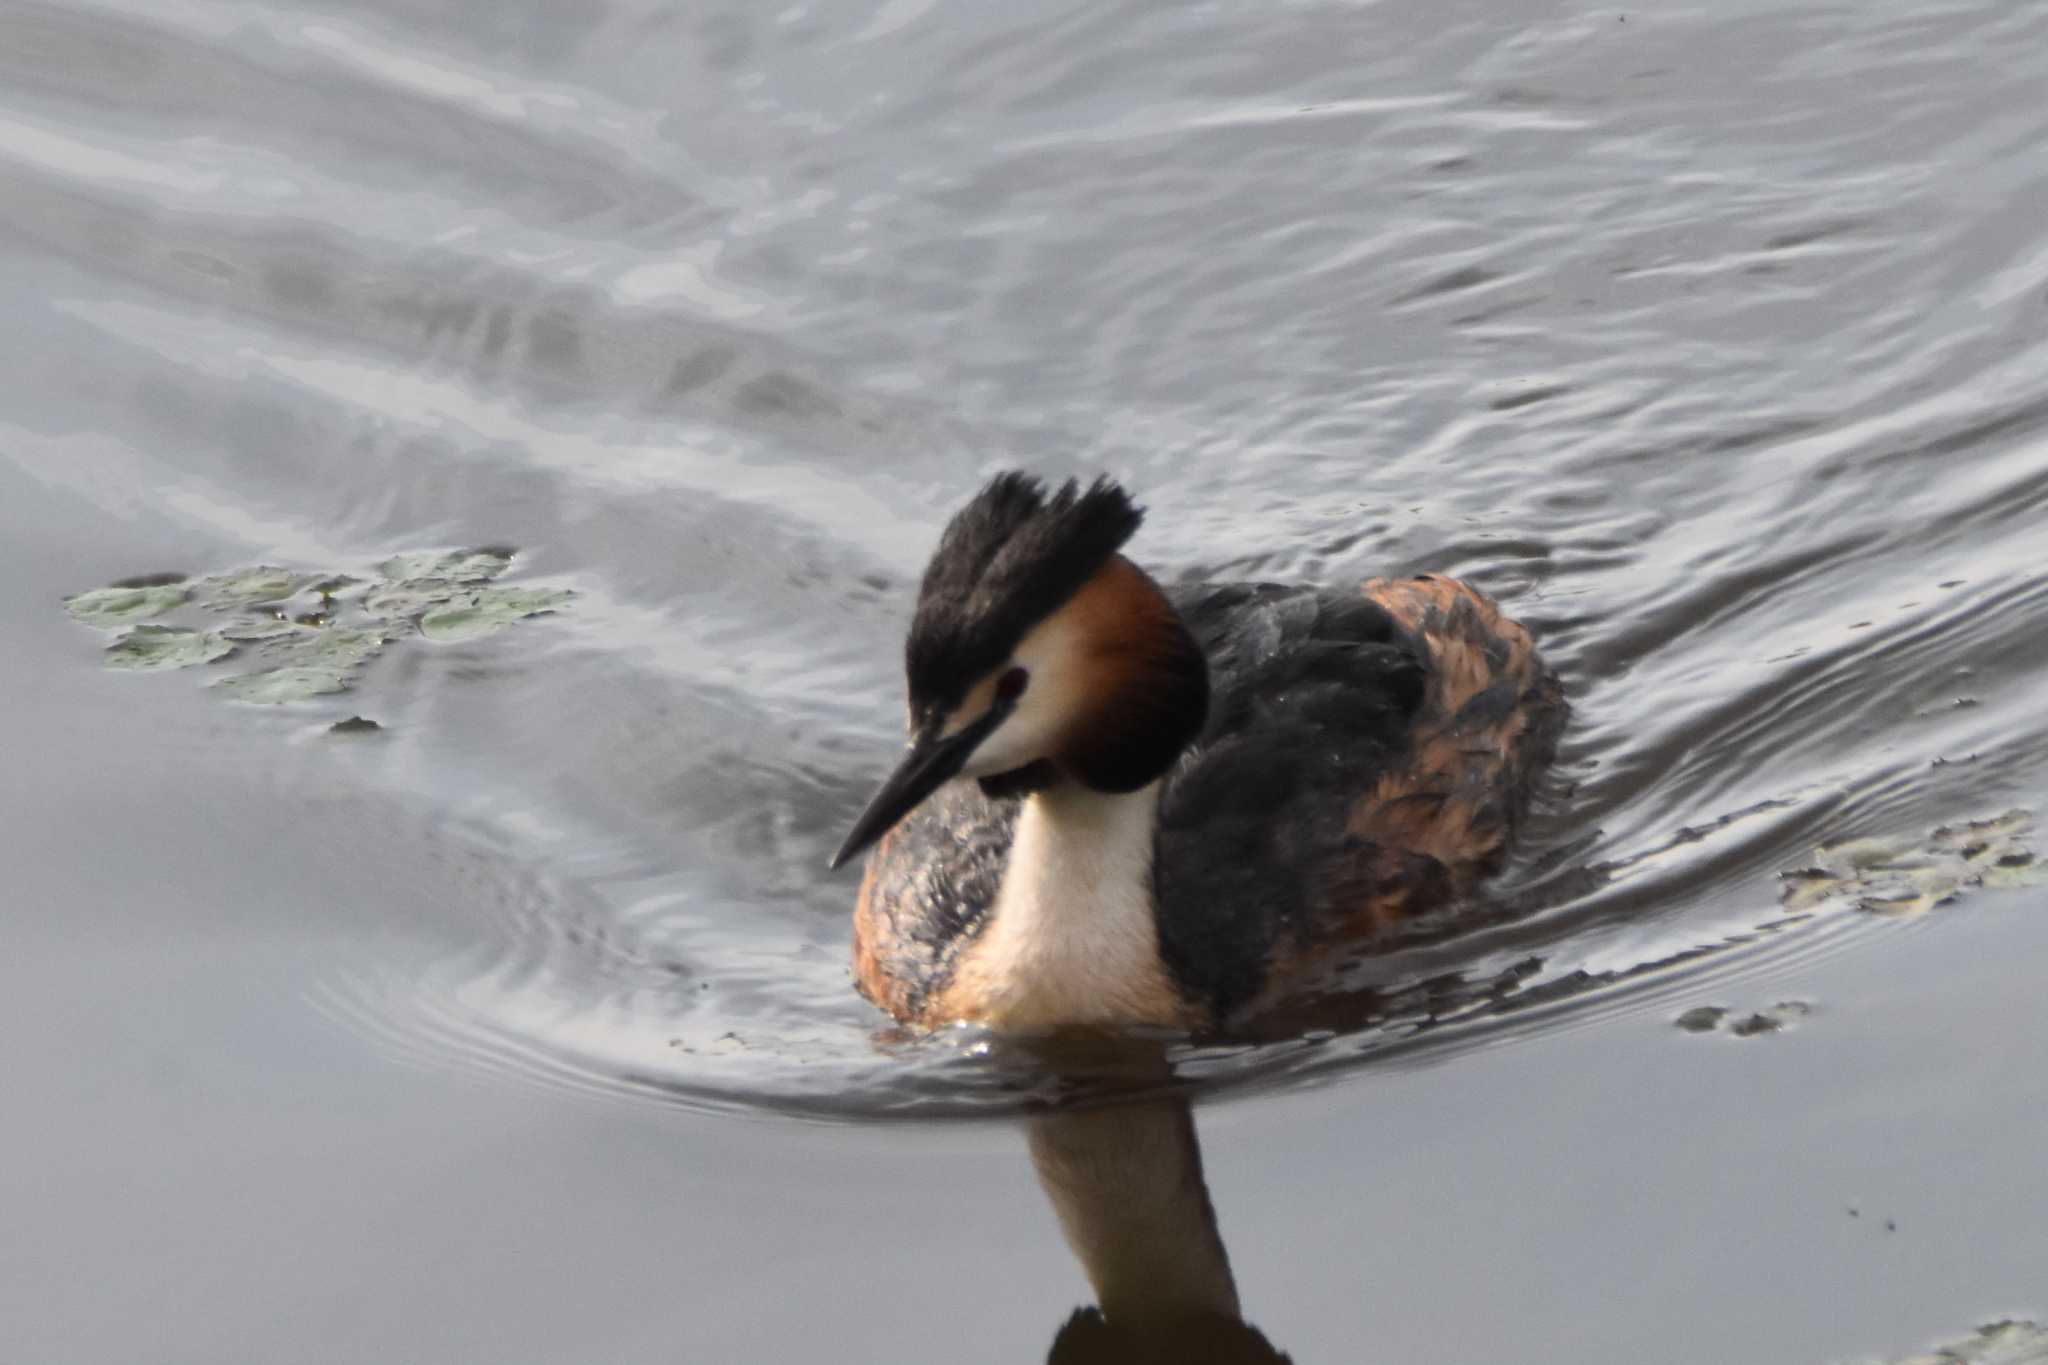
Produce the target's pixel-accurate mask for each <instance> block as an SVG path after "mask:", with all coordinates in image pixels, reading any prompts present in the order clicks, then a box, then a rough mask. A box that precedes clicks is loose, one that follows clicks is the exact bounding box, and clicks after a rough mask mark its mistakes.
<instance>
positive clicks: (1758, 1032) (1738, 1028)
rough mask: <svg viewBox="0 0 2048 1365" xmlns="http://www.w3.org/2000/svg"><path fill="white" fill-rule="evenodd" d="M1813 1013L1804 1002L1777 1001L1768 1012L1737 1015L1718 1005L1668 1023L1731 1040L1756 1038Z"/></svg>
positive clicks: (1699, 1008) (1763, 1010)
mask: <svg viewBox="0 0 2048 1365" xmlns="http://www.w3.org/2000/svg"><path fill="white" fill-rule="evenodd" d="M1812 1013H1813V1006H1811V1005H1809V1004H1807V1003H1806V1002H1805V1001H1804V1000H1780V1001H1779V1002H1778V1003H1777V1004H1775V1005H1772V1006H1771V1007H1770V1008H1769V1009H1761V1010H1754V1011H1752V1012H1751V1013H1749V1014H1738V1013H1736V1012H1735V1011H1734V1010H1731V1009H1728V1008H1726V1007H1724V1006H1721V1005H1698V1006H1695V1007H1694V1008H1692V1009H1689V1010H1687V1011H1686V1012H1685V1013H1683V1014H1681V1015H1679V1016H1678V1017H1677V1018H1676V1019H1674V1020H1672V1021H1671V1022H1672V1023H1674V1024H1676V1025H1677V1026H1678V1027H1679V1028H1681V1029H1683V1030H1684V1031H1685V1032H1687V1033H1726V1034H1728V1035H1730V1036H1731V1037H1735V1038H1760V1037H1763V1036H1765V1035H1767V1034H1772V1033H1778V1032H1780V1031H1782V1030H1784V1029H1786V1028H1789V1027H1790V1026H1791V1025H1792V1024H1794V1023H1796V1022H1797V1021H1799V1020H1801V1019H1804V1018H1806V1017H1807V1016H1808V1015H1810V1014H1812Z"/></svg>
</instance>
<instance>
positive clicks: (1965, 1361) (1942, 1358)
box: [1898, 1319, 2048, 1365]
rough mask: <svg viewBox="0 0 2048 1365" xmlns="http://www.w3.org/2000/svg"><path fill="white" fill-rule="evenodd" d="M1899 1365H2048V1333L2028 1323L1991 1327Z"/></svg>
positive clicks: (2010, 1322)
mask: <svg viewBox="0 0 2048 1365" xmlns="http://www.w3.org/2000/svg"><path fill="white" fill-rule="evenodd" d="M1898 1365H2048V1329H2043V1328H2042V1327H2041V1326H2040V1325H2039V1324H2038V1323H2033V1322H2028V1321H2025V1320H2024V1319H2007V1320H2006V1321H2004V1322H1993V1323H1987V1324H1986V1325H1985V1326H1983V1327H1979V1328H1978V1329H1977V1330H1976V1332H1975V1333H1974V1334H1973V1335H1972V1336H1970V1337H1969V1338H1968V1339H1967V1340H1964V1341H1957V1342H1951V1343H1949V1344H1948V1345H1946V1346H1943V1347H1940V1348H1939V1349H1937V1350H1934V1351H1931V1352H1929V1353H1927V1354H1925V1355H1916V1356H1909V1357H1907V1358H1905V1359H1903V1360H1901V1361H1899V1362H1898Z"/></svg>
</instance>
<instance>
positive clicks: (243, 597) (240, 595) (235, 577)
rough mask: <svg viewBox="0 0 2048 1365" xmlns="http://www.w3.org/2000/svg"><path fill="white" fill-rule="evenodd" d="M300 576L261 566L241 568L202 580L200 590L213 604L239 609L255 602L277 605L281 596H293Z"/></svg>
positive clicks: (203, 596)
mask: <svg viewBox="0 0 2048 1365" xmlns="http://www.w3.org/2000/svg"><path fill="white" fill-rule="evenodd" d="M299 577H300V576H299V575H298V574H295V573H293V572H292V571H291V570H290V569H280V568H276V567H274V566H272V565H269V564H259V565H257V566H256V567H255V568H253V569H237V570H235V571H234V572H233V573H224V574H215V575H214V576H213V577H211V578H205V579H201V580H200V582H199V585H198V588H199V594H200V597H201V598H202V599H203V600H205V601H206V602H207V603H208V604H209V605H216V606H223V607H239V606H245V605H247V604H248V603H251V602H275V601H276V600H277V599H278V598H280V597H290V596H291V595H292V590H293V589H294V588H295V587H297V586H298V582H299Z"/></svg>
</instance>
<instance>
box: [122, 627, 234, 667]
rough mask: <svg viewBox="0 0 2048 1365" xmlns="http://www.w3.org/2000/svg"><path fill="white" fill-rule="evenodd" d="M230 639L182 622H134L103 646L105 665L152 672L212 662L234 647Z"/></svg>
mask: <svg viewBox="0 0 2048 1365" xmlns="http://www.w3.org/2000/svg"><path fill="white" fill-rule="evenodd" d="M234 647H235V646H234V642H233V641H232V640H228V639H226V638H224V637H223V636H220V635H217V634H214V633H213V632H211V631H197V630H186V629H185V628H184V627H182V626H136V627H134V628H132V629H131V630H130V631H129V632H128V633H127V634H126V635H123V636H122V637H121V638H120V639H119V640H116V641H115V642H114V643H113V644H111V645H109V646H107V658H106V663H107V667H108V668H125V669H132V670H134V671H136V672H152V671H154V670H156V669H160V668H189V667H190V666H192V665H193V664H205V663H212V662H213V661H214V660H215V659H218V658H220V657H221V656H222V655H224V654H228V653H230V652H232V651H233V649H234Z"/></svg>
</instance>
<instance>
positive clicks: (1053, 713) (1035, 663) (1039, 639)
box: [962, 616, 1080, 777]
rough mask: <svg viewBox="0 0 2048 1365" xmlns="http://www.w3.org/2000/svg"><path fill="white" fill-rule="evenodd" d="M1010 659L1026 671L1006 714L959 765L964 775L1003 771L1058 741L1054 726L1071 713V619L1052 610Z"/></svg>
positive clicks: (1043, 754)
mask: <svg viewBox="0 0 2048 1365" xmlns="http://www.w3.org/2000/svg"><path fill="white" fill-rule="evenodd" d="M1011 661H1012V662H1013V663H1015V664H1017V665H1018V666H1020V667H1022V668H1023V669H1024V670H1025V671H1026V673H1027V674H1028V675H1029V677H1030V681H1028V682H1027V683H1026V684H1025V685H1024V695H1023V696H1021V697H1019V698H1017V708H1016V709H1015V710H1014V711H1012V712H1011V713H1010V716H1009V719H1007V720H1005V721H1004V722H1003V723H1002V724H1001V725H999V726H997V727H996V729H995V733H993V734H991V735H990V736H989V737H988V738H987V739H985V740H983V741H982V742H981V743H980V745H979V746H977V747H976V748H975V751H974V753H973V754H972V755H971V756H970V757H969V758H968V760H967V766H966V767H965V768H964V769H963V770H962V771H964V772H965V773H966V774H967V775H968V776H969V777H988V776H990V775H991V774H994V773H1006V772H1009V771H1010V770H1012V769H1013V768H1021V767H1023V766H1024V765H1025V764H1027V763H1036V762H1037V761H1038V760H1039V759H1041V758H1050V757H1052V755H1053V753H1054V752H1055V751H1056V750H1057V749H1058V747H1059V739H1060V732H1061V731H1062V730H1063V729H1065V728H1066V726H1067V724H1068V722H1069V721H1070V720H1071V719H1072V718H1073V715H1074V713H1075V707H1076V702H1077V700H1078V698H1077V697H1076V695H1075V689H1076V686H1077V684H1078V680H1079V675H1080V667H1079V663H1078V651H1077V649H1076V641H1075V639H1074V638H1073V630H1072V627H1071V625H1070V624H1069V623H1068V622H1067V621H1065V620H1063V619H1062V618H1060V617H1058V616H1055V617H1053V618H1052V619H1051V620H1049V621H1047V622H1045V623H1044V624H1043V625H1041V626H1040V627H1039V628H1038V629H1036V630H1034V631H1032V632H1031V633H1030V634H1029V635H1027V636H1025V637H1024V640H1023V643H1021V644H1019V645H1018V646H1017V652H1016V653H1015V654H1013V655H1012V656H1011Z"/></svg>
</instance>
